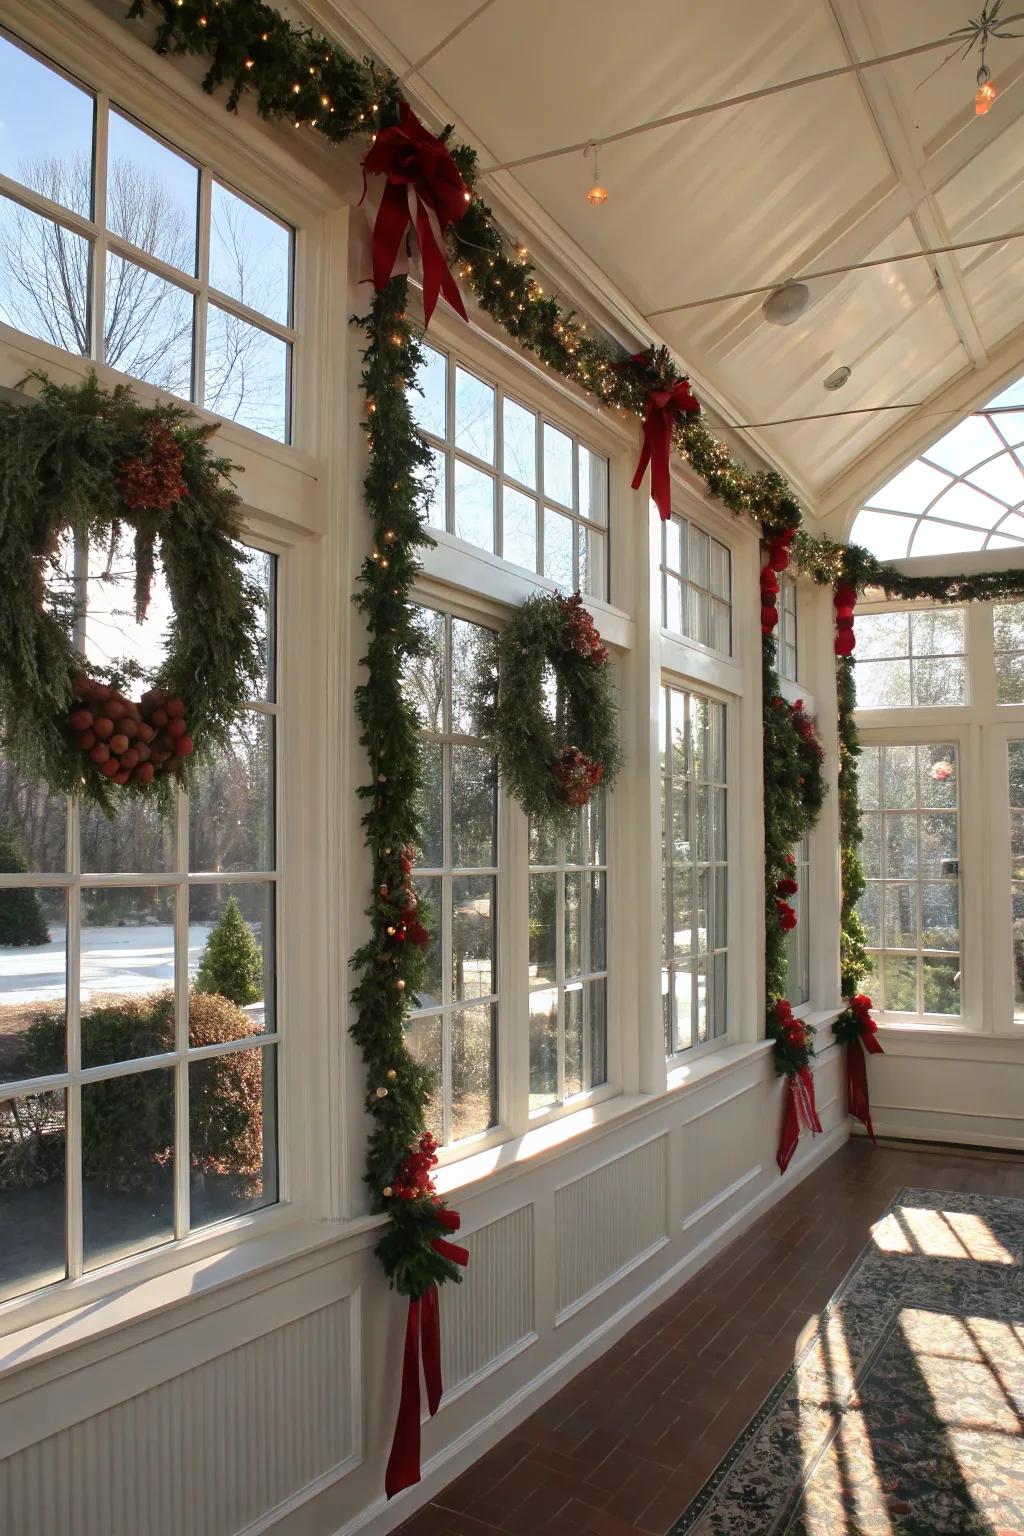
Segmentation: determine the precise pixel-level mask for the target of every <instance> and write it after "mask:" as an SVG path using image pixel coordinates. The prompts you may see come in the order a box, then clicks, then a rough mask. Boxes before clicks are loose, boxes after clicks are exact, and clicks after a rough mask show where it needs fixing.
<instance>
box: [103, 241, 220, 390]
mask: <svg viewBox="0 0 1024 1536" xmlns="http://www.w3.org/2000/svg"><path fill="white" fill-rule="evenodd" d="M194 309H195V306H194V303H193V300H192V295H191V294H190V293H186V292H185V290H184V288H179V287H177V286H176V284H174V283H169V282H167V280H166V279H165V278H162V277H157V275H156V273H155V272H149V271H147V269H146V268H145V267H140V266H137V265H136V263H135V262H134V261H126V260H125V259H124V257H122V256H116V255H115V254H114V252H113V251H108V253H107V285H106V297H105V300H104V309H103V346H104V359H105V361H106V363H107V364H108V366H109V367H111V368H119V369H120V370H121V372H122V373H129V374H131V376H132V378H135V379H142V380H144V381H145V383H147V384H152V385H154V386H155V388H157V389H163V390H166V391H167V393H168V394H171V395H179V396H180V397H181V399H182V400H191V399H192V328H193V324H194ZM214 324H215V322H214V315H213V310H212V309H211V311H210V315H209V319H208V328H209V329H211V330H212V329H213V328H214ZM208 394H209V392H208ZM210 408H211V410H219V409H221V408H220V407H219V406H214V405H211V407H210Z"/></svg>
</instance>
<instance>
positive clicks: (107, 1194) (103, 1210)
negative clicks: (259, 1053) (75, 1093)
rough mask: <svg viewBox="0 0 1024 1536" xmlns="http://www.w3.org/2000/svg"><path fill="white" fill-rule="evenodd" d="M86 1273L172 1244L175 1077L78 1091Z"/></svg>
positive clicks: (153, 1075)
mask: <svg viewBox="0 0 1024 1536" xmlns="http://www.w3.org/2000/svg"><path fill="white" fill-rule="evenodd" d="M82 1226H83V1232H82V1237H83V1243H84V1250H85V1268H86V1269H87V1270H89V1269H97V1268H98V1267H99V1266H100V1265H101V1264H112V1263H113V1262H114V1261H115V1259H123V1258H127V1257H128V1255H129V1254H132V1253H141V1252H143V1251H144V1250H145V1249H147V1248H155V1247H157V1246H158V1245H159V1244H161V1243H169V1242H171V1240H172V1239H173V1237H174V1069H173V1068H170V1067H166V1068H157V1069H156V1070H154V1071H152V1072H132V1073H129V1074H128V1075H127V1076H124V1077H114V1078H110V1079H109V1080H108V1081H105V1082H98V1083H83V1085H82Z"/></svg>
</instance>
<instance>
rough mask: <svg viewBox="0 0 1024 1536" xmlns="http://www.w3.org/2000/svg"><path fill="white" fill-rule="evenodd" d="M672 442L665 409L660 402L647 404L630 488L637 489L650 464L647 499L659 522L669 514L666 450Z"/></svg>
mask: <svg viewBox="0 0 1024 1536" xmlns="http://www.w3.org/2000/svg"><path fill="white" fill-rule="evenodd" d="M671 446H672V422H671V419H670V415H669V412H668V411H667V410H666V409H665V408H663V407H661V406H651V407H650V408H649V409H648V412H647V415H646V417H645V419H644V445H643V448H642V450H641V453H640V461H639V463H638V464H637V466H636V474H635V475H634V476H633V489H634V491H638V490H639V489H640V483H641V481H642V480H643V478H644V470H645V469H646V468H647V466H648V464H649V465H650V466H651V500H652V501H653V502H654V505H655V506H656V507H657V509H658V515H659V517H660V518H661V520H662V522H664V523H667V522H668V520H669V518H670V517H671V516H672V472H671V469H670V468H669V450H670V448H671Z"/></svg>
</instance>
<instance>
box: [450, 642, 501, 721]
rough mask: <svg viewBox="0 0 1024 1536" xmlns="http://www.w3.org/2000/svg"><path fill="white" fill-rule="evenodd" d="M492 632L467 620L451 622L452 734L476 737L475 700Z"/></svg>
mask: <svg viewBox="0 0 1024 1536" xmlns="http://www.w3.org/2000/svg"><path fill="white" fill-rule="evenodd" d="M492 639H493V631H492V630H488V629H484V628H483V626H482V625H480V624H470V623H469V622H468V621H467V620H465V619H453V620H452V733H453V734H454V735H456V736H473V735H475V734H476V732H475V730H474V725H475V715H476V710H475V707H474V699H475V694H476V679H477V673H478V671H479V669H480V664H481V658H482V656H483V655H484V653H485V652H487V651H488V650H489V649H490V646H491V642H492Z"/></svg>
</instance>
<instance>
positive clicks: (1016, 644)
mask: <svg viewBox="0 0 1024 1536" xmlns="http://www.w3.org/2000/svg"><path fill="white" fill-rule="evenodd" d="M992 638H993V641H994V644H995V655H996V703H997V704H1024V603H994V604H993V606H992Z"/></svg>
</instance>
